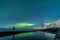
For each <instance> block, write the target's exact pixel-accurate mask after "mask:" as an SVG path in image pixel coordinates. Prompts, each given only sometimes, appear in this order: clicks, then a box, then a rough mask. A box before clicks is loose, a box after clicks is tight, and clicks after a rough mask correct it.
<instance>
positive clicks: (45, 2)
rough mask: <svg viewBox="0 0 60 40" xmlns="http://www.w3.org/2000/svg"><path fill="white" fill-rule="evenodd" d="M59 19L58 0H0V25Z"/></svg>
mask: <svg viewBox="0 0 60 40" xmlns="http://www.w3.org/2000/svg"><path fill="white" fill-rule="evenodd" d="M58 19H60V1H59V0H0V26H4V25H9V24H15V23H21V22H26V23H36V24H40V23H44V22H53V21H55V20H58Z"/></svg>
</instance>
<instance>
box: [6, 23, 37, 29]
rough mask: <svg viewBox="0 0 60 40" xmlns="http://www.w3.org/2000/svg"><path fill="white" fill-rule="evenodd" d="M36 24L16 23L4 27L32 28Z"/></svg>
mask: <svg viewBox="0 0 60 40" xmlns="http://www.w3.org/2000/svg"><path fill="white" fill-rule="evenodd" d="M34 25H36V24H34V23H16V24H12V25H7V26H6V27H13V26H14V27H17V28H18V27H28V26H34Z"/></svg>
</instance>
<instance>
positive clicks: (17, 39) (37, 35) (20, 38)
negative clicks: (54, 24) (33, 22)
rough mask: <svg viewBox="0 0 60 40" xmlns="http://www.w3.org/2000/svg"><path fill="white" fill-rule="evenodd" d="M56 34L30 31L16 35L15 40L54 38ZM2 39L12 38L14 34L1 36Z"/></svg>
mask: <svg viewBox="0 0 60 40" xmlns="http://www.w3.org/2000/svg"><path fill="white" fill-rule="evenodd" d="M53 38H54V35H53V34H49V33H44V32H29V33H22V34H17V35H15V40H53ZM0 40H12V36H7V37H1V38H0Z"/></svg>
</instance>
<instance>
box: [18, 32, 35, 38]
mask: <svg viewBox="0 0 60 40" xmlns="http://www.w3.org/2000/svg"><path fill="white" fill-rule="evenodd" d="M34 34H35V33H34V32H29V33H22V34H17V36H21V37H25V36H32V35H34Z"/></svg>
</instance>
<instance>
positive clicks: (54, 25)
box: [34, 19, 60, 29]
mask: <svg viewBox="0 0 60 40" xmlns="http://www.w3.org/2000/svg"><path fill="white" fill-rule="evenodd" d="M52 27H57V28H59V27H60V19H59V20H57V21H55V22H52V23H44V24H43V25H41V26H37V27H34V29H46V28H52Z"/></svg>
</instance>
